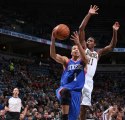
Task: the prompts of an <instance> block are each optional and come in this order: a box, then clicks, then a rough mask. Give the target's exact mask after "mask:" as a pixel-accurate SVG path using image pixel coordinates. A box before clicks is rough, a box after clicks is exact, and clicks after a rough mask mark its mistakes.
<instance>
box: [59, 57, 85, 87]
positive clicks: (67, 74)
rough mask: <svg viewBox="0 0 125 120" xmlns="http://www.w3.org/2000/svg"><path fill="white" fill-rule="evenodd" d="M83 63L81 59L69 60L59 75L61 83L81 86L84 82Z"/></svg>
mask: <svg viewBox="0 0 125 120" xmlns="http://www.w3.org/2000/svg"><path fill="white" fill-rule="evenodd" d="M84 77H85V76H84V64H83V62H82V61H81V60H78V61H73V60H72V59H70V60H69V62H68V64H67V67H66V69H65V70H64V72H63V74H62V77H61V85H62V86H64V85H66V84H67V85H69V86H70V85H72V86H74V87H75V86H79V85H80V86H81V85H82V84H83V83H84Z"/></svg>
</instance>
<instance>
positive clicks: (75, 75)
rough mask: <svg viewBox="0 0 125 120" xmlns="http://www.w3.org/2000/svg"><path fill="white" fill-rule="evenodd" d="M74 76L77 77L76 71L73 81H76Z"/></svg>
mask: <svg viewBox="0 0 125 120" xmlns="http://www.w3.org/2000/svg"><path fill="white" fill-rule="evenodd" d="M76 77H77V73H74V81H77V79H76Z"/></svg>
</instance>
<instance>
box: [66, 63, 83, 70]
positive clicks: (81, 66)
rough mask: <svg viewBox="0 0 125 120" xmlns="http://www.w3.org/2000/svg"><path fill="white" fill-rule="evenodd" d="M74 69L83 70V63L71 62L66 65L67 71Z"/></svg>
mask: <svg viewBox="0 0 125 120" xmlns="http://www.w3.org/2000/svg"><path fill="white" fill-rule="evenodd" d="M75 69H79V70H83V65H80V64H75V65H74V64H73V65H69V66H68V71H69V70H75Z"/></svg>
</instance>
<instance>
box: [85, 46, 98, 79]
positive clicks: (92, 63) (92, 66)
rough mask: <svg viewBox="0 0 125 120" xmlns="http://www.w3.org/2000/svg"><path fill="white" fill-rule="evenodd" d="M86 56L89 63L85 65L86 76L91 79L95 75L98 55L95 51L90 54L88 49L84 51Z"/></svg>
mask: <svg viewBox="0 0 125 120" xmlns="http://www.w3.org/2000/svg"><path fill="white" fill-rule="evenodd" d="M85 52H86V55H87V57H88V59H89V62H88V64H87V73H86V76H88V77H90V78H91V79H93V76H94V75H95V71H96V67H97V62H98V53H97V52H96V51H93V52H91V51H90V50H89V49H88V48H87V49H86V50H85Z"/></svg>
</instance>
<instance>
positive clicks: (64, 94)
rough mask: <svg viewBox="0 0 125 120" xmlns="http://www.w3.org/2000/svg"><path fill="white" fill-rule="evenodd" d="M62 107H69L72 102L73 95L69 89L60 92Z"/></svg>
mask: <svg viewBox="0 0 125 120" xmlns="http://www.w3.org/2000/svg"><path fill="white" fill-rule="evenodd" d="M60 95H61V105H69V104H70V102H71V93H70V91H69V90H68V89H62V90H61V91H60Z"/></svg>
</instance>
